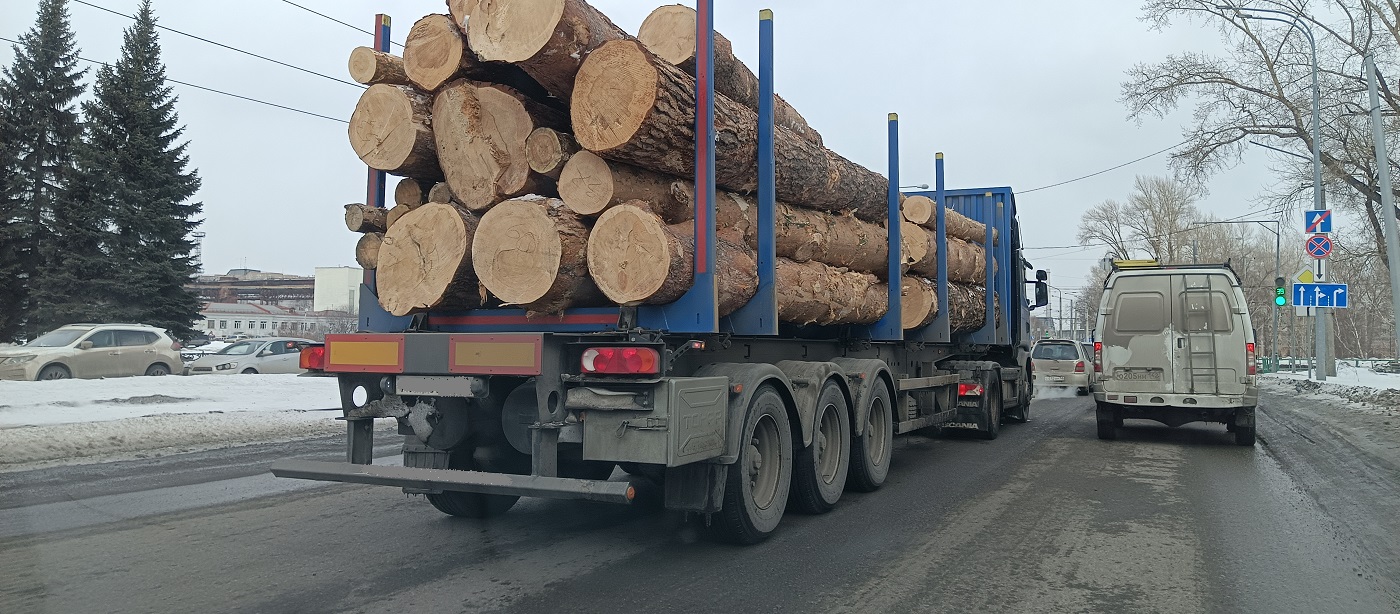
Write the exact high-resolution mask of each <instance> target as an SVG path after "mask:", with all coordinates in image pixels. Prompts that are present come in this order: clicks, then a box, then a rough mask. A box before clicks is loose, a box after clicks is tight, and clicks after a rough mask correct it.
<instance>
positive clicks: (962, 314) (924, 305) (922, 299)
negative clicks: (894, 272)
mask: <svg viewBox="0 0 1400 614" xmlns="http://www.w3.org/2000/svg"><path fill="white" fill-rule="evenodd" d="M901 290H902V291H901V293H900V301H899V302H900V320H902V325H903V327H904V330H914V329H918V328H923V327H925V326H928V325H929V324H932V323H933V320H934V318H935V317H937V316H938V291H937V286H935V285H934V283H933V282H931V281H929V280H927V279H924V278H922V277H912V276H906V277H905V278H904V285H903V286H902V288H901ZM986 313H987V293H986V291H984V290H983V289H982V288H979V287H975V286H968V285H964V284H948V324H949V326H950V327H951V328H952V330H953V332H959V333H960V332H967V331H972V330H977V329H979V328H982V325H983V324H984V323H985V322H986V319H985V318H986Z"/></svg>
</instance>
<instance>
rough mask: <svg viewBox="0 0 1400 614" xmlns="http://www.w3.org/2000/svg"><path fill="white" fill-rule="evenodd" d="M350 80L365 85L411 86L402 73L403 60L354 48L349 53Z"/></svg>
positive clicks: (377, 52)
mask: <svg viewBox="0 0 1400 614" xmlns="http://www.w3.org/2000/svg"><path fill="white" fill-rule="evenodd" d="M349 68H350V78H351V79H354V80H355V81H356V82H358V83H363V84H365V85H376V84H379V83H386V84H388V85H412V84H413V82H412V81H410V80H409V79H408V73H407V72H405V71H404V67H403V58H401V57H399V56H396V55H394V54H392V53H384V52H383V51H375V50H374V49H373V48H370V47H356V48H355V49H354V50H353V51H351V52H350V65H349Z"/></svg>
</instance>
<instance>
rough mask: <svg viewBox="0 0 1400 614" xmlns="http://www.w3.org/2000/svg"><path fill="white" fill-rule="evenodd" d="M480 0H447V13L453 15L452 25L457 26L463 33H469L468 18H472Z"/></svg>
mask: <svg viewBox="0 0 1400 614" xmlns="http://www.w3.org/2000/svg"><path fill="white" fill-rule="evenodd" d="M478 1H479V0H447V14H448V15H451V16H452V25H454V26H457V29H458V30H461V31H462V33H463V34H466V33H467V20H468V19H470V18H471V16H472V11H475V10H476V5H477V2H478Z"/></svg>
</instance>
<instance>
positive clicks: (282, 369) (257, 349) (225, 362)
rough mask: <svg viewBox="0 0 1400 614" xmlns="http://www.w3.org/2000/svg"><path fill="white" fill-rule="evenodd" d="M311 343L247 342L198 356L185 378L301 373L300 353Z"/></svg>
mask: <svg viewBox="0 0 1400 614" xmlns="http://www.w3.org/2000/svg"><path fill="white" fill-rule="evenodd" d="M314 343H316V342H315V341H312V340H310V339H297V338H294V337H271V338H258V339H247V340H244V341H239V342H238V343H234V344H233V345H230V346H228V347H226V348H224V349H222V350H219V351H218V352H215V353H213V354H205V355H203V356H200V357H199V358H197V359H195V360H194V362H191V363H190V365H189V367H187V368H186V369H185V374H186V375H226V374H231V373H242V374H253V373H301V372H302V368H301V350H302V348H304V347H306V346H307V345H311V344H314Z"/></svg>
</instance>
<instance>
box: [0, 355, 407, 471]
mask: <svg viewBox="0 0 1400 614" xmlns="http://www.w3.org/2000/svg"><path fill="white" fill-rule="evenodd" d="M339 407H340V393H339V391H338V389H337V387H336V381H335V379H334V378H329V377H298V376H296V375H246V376H245V375H228V376H216V375H209V376H197V377H179V376H171V377H128V378H115V379H102V380H59V381H52V382H11V381H0V470H5V469H14V468H18V467H26V468H27V467H30V466H33V465H34V464H35V463H44V464H53V463H81V462H98V461H105V460H113V459H117V458H132V457H140V456H143V455H155V454H164V453H167V452H176V451H188V450H194V449H208V448H216V447H225V446H232V445H243V444H249V443H263V442H271V441H289V440H294V439H303V438H309V437H319V436H324V435H333V434H339V433H344V432H345V426H344V424H343V423H342V422H339V421H336V420H335V417H336V416H338V415H339V411H338V408H339ZM325 410H336V411H325ZM383 422H385V423H386V425H384V426H385V427H387V426H388V425H392V424H393V421H392V420H388V421H383Z"/></svg>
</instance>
